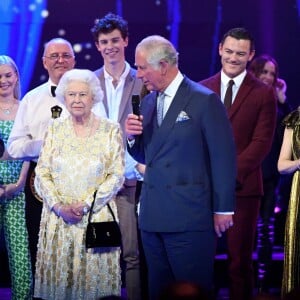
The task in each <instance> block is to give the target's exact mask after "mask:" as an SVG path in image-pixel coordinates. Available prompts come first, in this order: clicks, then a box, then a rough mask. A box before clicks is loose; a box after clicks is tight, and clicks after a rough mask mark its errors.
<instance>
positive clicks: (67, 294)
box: [34, 118, 124, 300]
mask: <svg viewBox="0 0 300 300" xmlns="http://www.w3.org/2000/svg"><path fill="white" fill-rule="evenodd" d="M123 157H124V149H123V142H122V138H121V133H120V128H119V125H118V124H116V123H114V122H112V121H109V120H106V119H101V120H100V123H99V127H98V128H97V130H96V132H95V134H92V135H91V136H89V137H87V138H79V137H77V136H76V135H75V133H74V129H73V125H72V121H71V119H70V118H68V119H66V120H59V119H56V120H54V122H53V123H52V124H51V125H50V126H49V129H48V133H47V135H46V138H45V143H44V146H43V149H42V151H41V155H40V158H39V161H38V164H37V167H36V169H35V171H36V178H35V187H36V190H37V192H38V194H39V195H40V196H41V197H42V198H43V210H42V216H41V223H40V232H39V242H38V251H37V262H36V274H35V290H34V296H35V297H38V298H43V299H62V300H66V299H74V300H75V299H86V300H87V299H88V300H92V299H99V298H100V297H103V296H108V295H120V294H121V272H120V264H119V258H120V249H119V248H118V247H116V248H99V249H89V250H86V248H85V230H86V226H87V216H83V219H82V220H81V221H80V222H79V223H78V224H75V225H70V224H66V223H65V222H64V221H63V219H62V218H60V217H58V216H56V214H55V213H54V212H53V211H52V210H51V209H52V207H53V205H54V204H55V203H58V202H60V203H62V204H67V203H70V202H74V201H83V202H85V203H87V204H89V205H90V204H91V202H92V200H93V193H94V191H95V190H96V189H97V190H98V191H97V196H96V202H95V207H94V214H93V216H94V217H93V220H94V221H99V220H103V221H104V220H111V219H112V218H111V216H110V214H109V212H108V210H107V208H106V206H105V204H106V203H107V202H108V201H110V205H111V207H112V209H113V210H114V213H115V215H117V212H116V206H115V203H114V201H113V199H114V196H115V195H116V193H117V192H118V190H119V189H120V188H121V186H122V184H123V173H124V161H123Z"/></svg>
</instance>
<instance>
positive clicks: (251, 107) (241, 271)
mask: <svg viewBox="0 0 300 300" xmlns="http://www.w3.org/2000/svg"><path fill="white" fill-rule="evenodd" d="M254 53H255V50H254V42H253V38H252V37H251V35H250V34H249V32H248V31H247V30H246V29H244V28H234V29H231V30H229V31H228V32H227V33H226V34H225V35H224V37H223V39H222V41H221V43H220V46H219V54H220V56H221V63H222V70H221V72H219V73H217V74H216V75H214V76H212V77H210V78H208V79H206V80H204V81H201V83H202V84H203V85H205V86H207V87H208V88H210V89H211V90H213V91H214V92H215V93H217V94H219V95H220V96H221V99H222V101H224V102H225V103H226V101H225V98H227V97H226V94H227V93H226V91H227V86H228V85H229V82H230V80H233V86H232V97H231V100H232V104H230V103H229V104H227V113H228V118H229V120H230V122H231V125H232V129H233V134H234V140H235V145H236V149H237V189H236V210H235V213H234V216H233V221H234V226H233V227H232V228H230V229H229V230H228V232H227V245H228V258H229V277H230V299H232V300H241V299H243V300H248V299H251V297H252V291H253V287H254V282H253V281H254V275H253V264H252V251H253V248H254V239H255V230H256V222H257V217H258V212H259V206H260V200H261V197H262V195H263V188H262V174H261V163H262V161H263V159H264V158H265V156H266V155H267V154H268V152H269V150H270V148H271V143H272V138H273V133H274V128H275V121H276V101H275V96H274V93H273V90H272V89H271V88H269V87H268V86H267V85H265V84H263V83H262V82H260V81H258V80H257V79H256V78H254V77H253V76H252V75H251V74H249V73H247V71H246V66H247V63H248V62H249V61H250V60H251V59H252V58H253V56H254ZM225 103H224V104H225Z"/></svg>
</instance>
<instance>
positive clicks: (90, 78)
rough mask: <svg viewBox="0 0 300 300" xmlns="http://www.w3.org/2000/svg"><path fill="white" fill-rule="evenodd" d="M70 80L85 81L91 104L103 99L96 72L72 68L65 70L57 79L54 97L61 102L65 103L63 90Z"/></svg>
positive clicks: (64, 90)
mask: <svg viewBox="0 0 300 300" xmlns="http://www.w3.org/2000/svg"><path fill="white" fill-rule="evenodd" d="M72 81H80V82H83V83H86V84H87V85H88V87H89V89H90V91H91V93H92V98H93V104H94V105H95V104H96V103H97V102H101V101H102V100H103V91H102V89H101V86H100V81H99V79H98V78H97V76H96V74H95V73H94V72H92V71H90V70H86V69H72V70H69V71H67V72H66V73H65V74H64V75H63V76H62V77H61V79H60V80H59V83H58V86H57V88H56V91H55V94H56V98H57V99H58V100H59V101H60V102H61V103H63V104H65V92H66V90H67V88H68V85H69V84H70V82H72Z"/></svg>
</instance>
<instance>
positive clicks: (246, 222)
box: [227, 197, 261, 300]
mask: <svg viewBox="0 0 300 300" xmlns="http://www.w3.org/2000/svg"><path fill="white" fill-rule="evenodd" d="M260 199H261V197H237V198H236V210H235V213H234V215H233V222H234V225H233V226H232V227H231V228H230V229H229V230H228V231H227V247H228V259H229V261H228V262H229V266H228V268H229V280H230V283H229V287H230V299H231V300H241V299H243V300H249V299H252V293H253V288H254V270H253V261H252V253H253V249H254V241H255V233H256V224H257V218H258V213H259V207H260Z"/></svg>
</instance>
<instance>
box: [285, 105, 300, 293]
mask: <svg viewBox="0 0 300 300" xmlns="http://www.w3.org/2000/svg"><path fill="white" fill-rule="evenodd" d="M284 123H285V125H286V126H287V128H292V129H293V137H292V153H293V159H294V160H297V159H299V158H300V109H299V108H298V110H296V111H294V112H292V113H291V114H289V115H288V116H287V117H286V118H285V120H284ZM299 200H300V171H299V170H297V171H296V172H295V173H294V176H293V181H292V187H291V195H290V202H289V208H288V213H287V219H286V225H285V241H284V265H283V280H282V294H283V295H285V294H286V293H288V292H289V291H291V290H293V289H294V288H295V287H299V286H300V205H299Z"/></svg>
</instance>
